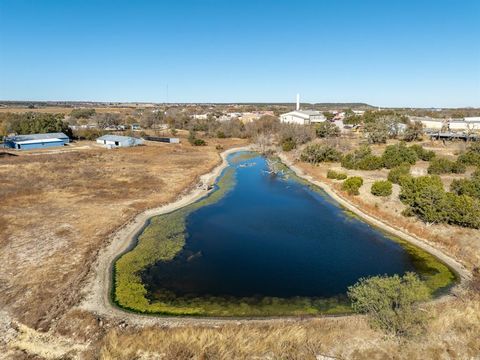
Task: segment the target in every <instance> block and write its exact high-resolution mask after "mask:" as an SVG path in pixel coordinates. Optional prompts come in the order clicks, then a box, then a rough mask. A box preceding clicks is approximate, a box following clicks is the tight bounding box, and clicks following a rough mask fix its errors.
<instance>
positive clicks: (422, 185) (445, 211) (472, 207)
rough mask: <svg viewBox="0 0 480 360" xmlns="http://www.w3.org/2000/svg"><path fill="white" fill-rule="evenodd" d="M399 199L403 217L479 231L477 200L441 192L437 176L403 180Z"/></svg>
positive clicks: (441, 186) (478, 205) (479, 217)
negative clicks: (413, 217)
mask: <svg viewBox="0 0 480 360" xmlns="http://www.w3.org/2000/svg"><path fill="white" fill-rule="evenodd" d="M400 200H401V201H402V202H403V203H405V204H406V205H408V208H407V210H406V212H405V214H406V215H410V214H412V215H416V216H417V217H418V218H420V219H421V220H422V221H424V222H426V223H429V224H435V223H449V224H454V225H459V226H463V227H470V228H475V229H478V228H480V201H479V200H478V199H474V198H472V197H470V196H467V195H457V194H455V193H447V192H445V190H444V188H443V184H442V180H441V179H440V178H439V177H438V176H435V175H433V176H420V177H418V178H413V177H410V178H408V179H405V180H404V181H402V191H401V193H400Z"/></svg>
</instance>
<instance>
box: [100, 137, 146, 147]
mask: <svg viewBox="0 0 480 360" xmlns="http://www.w3.org/2000/svg"><path fill="white" fill-rule="evenodd" d="M97 143H98V144H102V145H104V146H105V147H107V148H109V149H113V148H117V147H131V146H138V145H142V144H143V139H139V138H134V137H131V136H121V135H103V136H100V137H99V138H98V139H97Z"/></svg>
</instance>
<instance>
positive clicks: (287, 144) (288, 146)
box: [282, 138, 297, 151]
mask: <svg viewBox="0 0 480 360" xmlns="http://www.w3.org/2000/svg"><path fill="white" fill-rule="evenodd" d="M296 147H297V144H296V143H295V141H294V140H293V139H292V138H287V139H285V140H283V141H282V150H283V151H292V150H293V149H295V148H296Z"/></svg>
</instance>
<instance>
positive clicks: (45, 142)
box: [4, 132, 70, 150]
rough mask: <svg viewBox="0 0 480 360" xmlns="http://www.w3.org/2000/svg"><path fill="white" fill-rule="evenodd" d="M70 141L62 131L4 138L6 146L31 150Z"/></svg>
mask: <svg viewBox="0 0 480 360" xmlns="http://www.w3.org/2000/svg"><path fill="white" fill-rule="evenodd" d="M68 143H70V138H69V137H68V136H67V135H65V134H64V133H62V132H60V133H46V134H27V135H14V136H8V137H6V138H5V141H4V144H5V146H6V147H9V148H12V149H16V150H33V149H43V148H50V147H57V146H64V145H66V144H68Z"/></svg>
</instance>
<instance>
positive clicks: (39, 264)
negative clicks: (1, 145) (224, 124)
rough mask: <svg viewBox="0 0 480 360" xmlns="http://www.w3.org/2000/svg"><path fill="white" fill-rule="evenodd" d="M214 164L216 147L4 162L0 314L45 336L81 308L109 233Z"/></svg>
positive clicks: (0, 164)
mask: <svg viewBox="0 0 480 360" xmlns="http://www.w3.org/2000/svg"><path fill="white" fill-rule="evenodd" d="M223 144H224V147H225V148H228V147H230V146H236V145H241V144H244V141H241V140H224V141H223ZM219 161H220V158H219V156H218V152H217V150H215V146H214V144H212V145H211V146H207V147H197V148H194V147H191V146H190V145H188V144H182V145H173V146H172V145H170V144H156V143H152V144H149V145H148V146H143V147H137V148H129V149H117V150H106V149H102V148H92V149H87V150H84V151H79V152H68V153H58V154H42V153H36V154H35V155H33V154H32V153H31V152H25V153H21V154H20V155H19V156H15V157H5V158H2V159H1V160H0V177H1V178H2V186H1V187H0V198H1V202H0V209H1V212H0V225H3V224H6V226H0V229H1V230H0V263H1V264H2V271H1V272H0V290H1V292H0V307H1V308H4V309H7V310H8V311H9V312H10V313H11V314H13V315H14V316H15V318H16V319H18V320H20V321H21V322H23V323H25V324H27V325H29V326H33V327H35V328H39V329H46V328H48V327H49V325H50V323H51V321H52V320H54V319H57V318H59V317H60V316H61V315H62V314H63V313H64V312H65V311H66V310H67V309H68V308H69V307H70V306H72V304H74V303H76V302H77V301H78V300H79V297H80V295H81V294H79V289H80V287H81V283H82V281H83V280H84V278H85V276H86V274H87V273H88V271H89V270H90V265H91V263H92V262H93V261H94V259H95V257H96V253H97V252H98V250H99V249H100V248H101V247H102V246H103V245H104V244H105V241H106V240H107V239H108V235H109V234H110V233H111V232H112V231H113V230H115V229H116V228H118V227H119V226H121V225H122V224H123V223H125V222H126V221H127V220H128V219H130V218H132V217H133V216H134V215H135V214H137V213H139V212H141V211H143V210H145V209H147V208H151V207H155V206H159V205H160V204H163V203H167V202H170V201H173V200H174V199H175V198H176V197H177V196H178V195H179V194H180V193H182V192H183V191H185V190H186V189H188V188H189V187H191V186H193V184H195V183H196V181H197V179H198V177H199V175H201V174H203V173H206V172H208V171H209V170H210V169H211V168H213V167H214V166H215V165H217V164H218V163H219Z"/></svg>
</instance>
